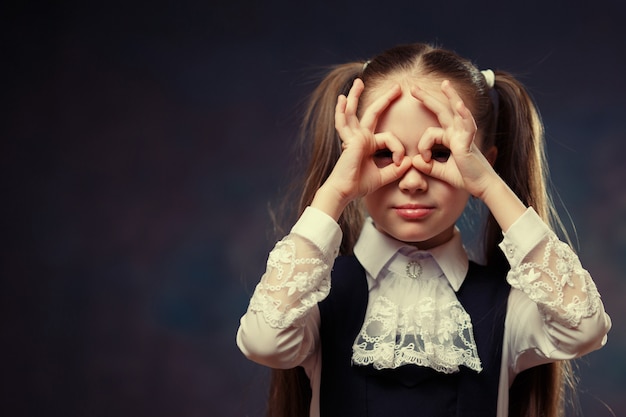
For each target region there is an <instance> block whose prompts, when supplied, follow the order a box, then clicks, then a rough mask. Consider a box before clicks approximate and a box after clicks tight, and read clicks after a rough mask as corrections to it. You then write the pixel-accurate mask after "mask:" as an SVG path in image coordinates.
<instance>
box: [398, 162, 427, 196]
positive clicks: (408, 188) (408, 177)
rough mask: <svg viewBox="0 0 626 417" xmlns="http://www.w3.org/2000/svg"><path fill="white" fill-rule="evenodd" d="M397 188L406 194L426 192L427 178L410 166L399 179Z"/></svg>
mask: <svg viewBox="0 0 626 417" xmlns="http://www.w3.org/2000/svg"><path fill="white" fill-rule="evenodd" d="M398 186H399V187H400V189H401V190H402V191H405V192H408V193H414V192H424V191H426V190H428V176H427V175H426V174H424V173H423V172H421V171H419V170H418V169H417V168H415V167H414V166H412V167H411V168H409V170H408V171H407V172H405V174H404V175H403V176H402V178H400V182H399V183H398Z"/></svg>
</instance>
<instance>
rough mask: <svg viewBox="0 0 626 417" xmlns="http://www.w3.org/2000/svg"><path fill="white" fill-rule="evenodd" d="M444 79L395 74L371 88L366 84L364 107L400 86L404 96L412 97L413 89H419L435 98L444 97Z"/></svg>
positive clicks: (363, 98)
mask: <svg viewBox="0 0 626 417" xmlns="http://www.w3.org/2000/svg"><path fill="white" fill-rule="evenodd" d="M443 80H444V78H442V77H436V76H433V75H425V76H424V75H419V76H418V75H411V74H407V73H402V74H395V75H392V76H389V77H387V78H386V79H384V80H382V81H376V82H374V83H372V85H370V86H369V88H368V84H365V91H364V92H363V96H362V100H361V102H362V105H363V106H365V107H367V106H368V105H369V104H371V103H372V102H374V101H375V100H376V99H377V98H378V97H380V96H382V95H383V94H385V93H386V92H388V91H389V90H390V89H391V88H392V87H394V86H396V85H400V87H401V88H402V94H403V95H405V94H406V95H409V96H410V95H411V89H412V88H413V87H416V86H417V87H419V88H421V89H422V90H425V91H427V92H429V93H430V94H432V95H434V96H441V97H442V98H443V97H444V95H443V92H442V91H441V83H442V82H443Z"/></svg>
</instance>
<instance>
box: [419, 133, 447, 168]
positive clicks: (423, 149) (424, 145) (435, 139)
mask: <svg viewBox="0 0 626 417" xmlns="http://www.w3.org/2000/svg"><path fill="white" fill-rule="evenodd" d="M436 144H441V145H444V146H446V147H449V144H448V143H446V136H445V134H444V131H443V129H442V128H440V127H436V126H430V127H428V128H426V130H424V133H422V137H420V140H419V142H418V143H417V151H418V152H419V154H420V155H422V158H424V160H425V161H426V162H430V160H431V158H432V148H433V146H435V145H436Z"/></svg>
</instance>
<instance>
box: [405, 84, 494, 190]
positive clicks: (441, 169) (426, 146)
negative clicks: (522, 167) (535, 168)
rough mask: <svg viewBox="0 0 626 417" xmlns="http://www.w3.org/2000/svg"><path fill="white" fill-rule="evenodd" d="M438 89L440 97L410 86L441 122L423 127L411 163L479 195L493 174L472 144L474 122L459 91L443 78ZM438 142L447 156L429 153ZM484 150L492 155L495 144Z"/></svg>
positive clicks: (423, 170) (474, 129) (489, 182)
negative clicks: (441, 94) (448, 151)
mask: <svg viewBox="0 0 626 417" xmlns="http://www.w3.org/2000/svg"><path fill="white" fill-rule="evenodd" d="M441 91H442V92H443V95H444V99H443V100H442V99H440V98H437V97H435V96H434V95H432V94H430V93H428V92H427V91H425V90H422V89H420V88H419V87H415V88H413V89H412V90H411V93H412V95H413V96H414V97H415V98H416V99H418V100H419V101H420V102H422V103H423V105H424V106H425V107H426V108H428V109H429V110H430V111H432V112H433V113H434V114H435V115H436V116H437V119H438V121H439V125H440V126H441V127H430V128H428V129H426V131H425V132H424V134H423V135H422V137H421V138H420V141H419V144H418V150H419V154H418V155H416V156H415V157H414V158H413V165H414V166H415V167H416V168H417V169H418V170H420V171H422V172H424V173H425V174H427V175H429V176H431V177H434V178H437V179H440V180H442V181H445V182H447V183H449V184H451V185H453V186H455V187H458V188H464V189H466V190H467V191H468V192H470V193H471V194H472V195H473V196H475V197H478V198H481V197H482V196H483V195H484V193H485V191H486V190H487V189H488V187H489V184H491V183H492V181H493V179H494V175H495V176H497V174H496V173H495V171H494V170H493V168H492V166H491V164H490V163H489V161H488V160H487V158H486V157H485V155H483V153H482V152H481V150H480V149H479V148H478V146H477V145H476V141H475V137H476V132H477V127H476V122H475V121H474V118H473V116H472V114H471V112H470V111H469V109H468V108H467V107H466V106H465V103H464V102H463V100H462V99H461V97H460V96H459V94H458V93H457V92H456V90H455V89H454V87H452V85H451V83H450V82H449V81H447V80H445V81H443V82H442V83H441ZM438 146H444V147H446V148H448V149H449V150H450V156H449V157H448V158H447V160H446V158H438V157H437V156H436V155H435V156H433V148H437V147H438ZM486 153H487V154H488V155H489V156H490V157H491V156H493V159H495V154H496V149H495V147H494V148H492V149H487V150H486Z"/></svg>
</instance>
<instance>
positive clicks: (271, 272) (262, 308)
mask: <svg viewBox="0 0 626 417" xmlns="http://www.w3.org/2000/svg"><path fill="white" fill-rule="evenodd" d="M296 239H300V240H302V241H303V242H298V243H296V242H295V240H296ZM303 247H305V248H307V249H306V250H304V252H308V251H310V252H311V253H300V254H298V253H296V249H299V250H301V251H302V248H303ZM329 292H330V267H329V265H328V262H325V261H324V259H323V257H322V256H321V253H320V252H319V250H318V249H317V248H315V246H314V245H313V244H311V243H309V244H307V243H305V242H304V239H303V238H299V237H297V236H294V235H290V236H287V237H285V238H284V239H283V240H281V241H280V242H278V243H277V244H276V246H275V247H274V249H273V250H272V251H271V252H270V254H269V257H268V260H267V270H266V272H265V274H264V275H263V277H262V278H261V281H260V282H259V284H258V285H257V286H256V288H255V290H254V294H253V296H252V299H251V300H250V306H249V310H250V311H254V312H260V313H261V314H262V315H263V318H264V319H265V321H266V322H267V323H268V324H269V325H270V326H271V327H273V328H277V329H284V328H287V327H289V326H293V325H294V324H297V322H298V320H299V319H300V318H301V317H303V316H304V315H305V314H306V313H307V311H308V310H310V309H311V307H312V306H314V305H315V304H317V303H318V302H320V301H321V300H323V299H324V298H325V297H326V296H327V295H328V293H329Z"/></svg>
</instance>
